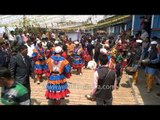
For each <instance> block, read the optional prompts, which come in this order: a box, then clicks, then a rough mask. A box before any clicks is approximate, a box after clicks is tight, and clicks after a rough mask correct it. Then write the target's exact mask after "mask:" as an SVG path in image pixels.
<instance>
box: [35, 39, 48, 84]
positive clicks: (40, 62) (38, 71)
mask: <svg viewBox="0 0 160 120" xmlns="http://www.w3.org/2000/svg"><path fill="white" fill-rule="evenodd" d="M32 57H33V60H34V62H35V64H34V73H35V75H36V79H37V80H36V82H37V84H40V82H42V74H44V73H45V72H46V62H45V49H44V48H43V47H42V42H41V41H40V40H38V41H37V43H36V47H35V49H33V54H32Z"/></svg>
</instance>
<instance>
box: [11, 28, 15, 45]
mask: <svg viewBox="0 0 160 120" xmlns="http://www.w3.org/2000/svg"><path fill="white" fill-rule="evenodd" d="M15 40H16V37H15V34H14V31H11V32H10V35H9V42H10V45H12V44H13V42H14V41H15Z"/></svg>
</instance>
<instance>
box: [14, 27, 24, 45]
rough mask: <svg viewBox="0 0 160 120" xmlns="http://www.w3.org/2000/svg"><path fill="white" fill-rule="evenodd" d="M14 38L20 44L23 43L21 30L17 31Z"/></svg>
mask: <svg viewBox="0 0 160 120" xmlns="http://www.w3.org/2000/svg"><path fill="white" fill-rule="evenodd" d="M16 40H17V41H18V44H19V45H20V46H21V45H23V44H24V40H23V35H22V30H19V33H18V34H17V35H16Z"/></svg>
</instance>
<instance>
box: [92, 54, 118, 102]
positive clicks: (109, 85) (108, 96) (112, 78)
mask: <svg viewBox="0 0 160 120" xmlns="http://www.w3.org/2000/svg"><path fill="white" fill-rule="evenodd" d="M99 61H100V64H101V66H100V67H99V68H98V69H97V70H96V71H95V73H94V80H93V90H92V93H91V94H92V95H94V97H95V98H96V104H97V105H112V101H113V96H112V90H113V88H114V87H116V73H115V72H114V71H113V70H110V69H109V67H108V65H107V63H108V58H107V55H105V54H104V55H102V56H100V57H99ZM114 85H115V86H114ZM113 86H114V87H113Z"/></svg>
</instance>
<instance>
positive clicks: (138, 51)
mask: <svg viewBox="0 0 160 120" xmlns="http://www.w3.org/2000/svg"><path fill="white" fill-rule="evenodd" d="M136 43H137V45H136V51H135V55H134V56H133V60H132V61H133V63H132V67H135V68H137V71H136V72H135V74H133V84H134V85H136V84H137V80H138V73H139V70H138V67H139V66H140V61H141V60H142V59H143V56H142V40H141V39H138V40H136Z"/></svg>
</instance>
